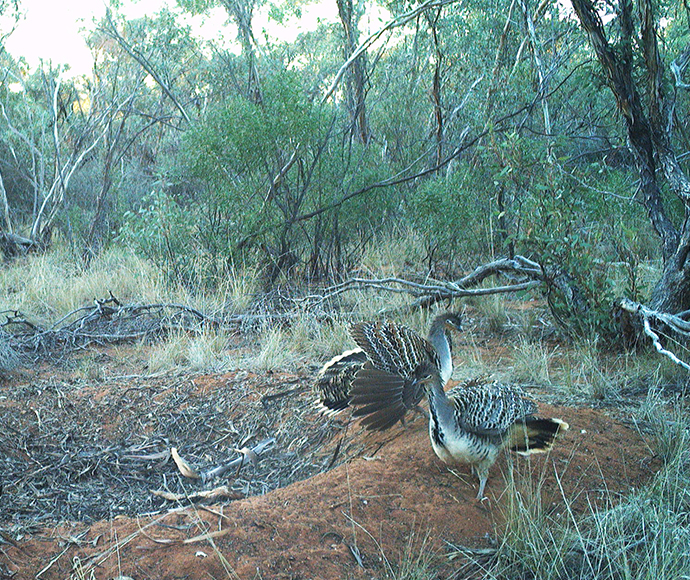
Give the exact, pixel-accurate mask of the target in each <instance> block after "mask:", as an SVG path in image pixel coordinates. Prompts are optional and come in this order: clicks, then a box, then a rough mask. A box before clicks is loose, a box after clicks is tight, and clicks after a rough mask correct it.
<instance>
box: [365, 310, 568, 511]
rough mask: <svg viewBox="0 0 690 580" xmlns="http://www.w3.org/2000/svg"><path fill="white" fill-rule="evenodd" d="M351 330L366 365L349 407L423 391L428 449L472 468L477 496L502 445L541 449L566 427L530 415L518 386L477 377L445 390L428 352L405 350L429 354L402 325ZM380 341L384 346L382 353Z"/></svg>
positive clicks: (450, 462)
mask: <svg viewBox="0 0 690 580" xmlns="http://www.w3.org/2000/svg"><path fill="white" fill-rule="evenodd" d="M352 335H353V338H354V339H355V342H356V343H357V345H358V346H359V347H360V348H361V349H362V350H363V351H364V352H365V353H366V354H367V356H368V357H369V360H370V362H371V365H367V366H365V367H364V368H363V369H362V370H361V371H360V372H359V373H357V376H356V378H355V380H354V382H353V385H352V392H353V394H354V395H353V404H356V402H357V401H363V400H365V399H366V397H367V396H369V397H372V398H380V393H386V396H387V397H393V396H400V393H406V392H418V391H420V390H421V391H423V392H425V393H426V395H427V398H428V399H429V413H430V417H429V437H430V439H431V446H432V447H433V449H434V452H435V453H436V455H437V456H438V457H439V458H440V459H441V460H442V461H443V462H444V463H446V464H447V465H451V466H452V465H457V464H470V465H471V466H472V469H473V471H474V472H475V473H476V474H477V477H478V478H479V492H478V494H477V499H483V497H484V488H485V486H486V481H487V478H488V474H489V468H490V467H491V466H492V465H493V463H494V461H496V458H497V457H498V454H499V452H500V451H501V450H502V449H510V450H512V451H515V452H517V453H519V454H521V455H529V454H532V453H543V452H546V451H548V450H549V449H551V447H552V446H553V443H554V440H555V439H556V437H557V436H558V435H559V434H561V433H562V432H564V431H566V430H567V429H568V424H567V423H565V422H564V421H561V420H560V419H542V418H538V417H535V416H534V413H536V411H537V406H536V404H535V403H534V401H532V400H531V399H529V398H528V397H527V396H526V395H525V393H524V392H523V391H522V390H521V389H520V388H519V387H516V386H510V385H504V384H500V383H496V382H488V381H486V380H484V379H475V380H470V381H466V382H465V383H462V384H460V385H458V386H457V387H455V388H453V389H451V390H450V391H449V392H448V393H446V392H445V391H444V388H443V387H444V384H445V382H444V381H443V379H442V377H441V375H440V373H439V371H438V366H437V365H436V363H435V361H434V360H433V356H430V355H429V356H426V357H425V356H421V357H418V356H410V355H409V353H410V352H412V353H432V352H433V349H432V348H431V345H429V344H428V343H427V344H426V345H425V343H426V341H425V340H424V339H423V338H421V337H420V336H419V335H417V334H416V333H415V332H414V331H412V330H410V329H408V328H406V327H403V326H400V325H397V324H395V323H393V322H388V323H386V324H385V325H382V324H381V323H363V324H359V325H357V326H356V328H355V329H354V331H353V333H352ZM380 344H386V345H387V348H386V349H383V350H382V349H381V348H380Z"/></svg>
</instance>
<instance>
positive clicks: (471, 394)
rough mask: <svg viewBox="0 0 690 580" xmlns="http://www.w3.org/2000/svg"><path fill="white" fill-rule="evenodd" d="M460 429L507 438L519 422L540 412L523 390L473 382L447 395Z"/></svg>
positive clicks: (484, 382)
mask: <svg viewBox="0 0 690 580" xmlns="http://www.w3.org/2000/svg"><path fill="white" fill-rule="evenodd" d="M447 396H448V399H449V400H450V401H451V402H452V403H453V406H454V407H455V416H456V420H457V422H458V425H459V426H460V427H462V428H463V429H464V430H465V431H468V432H470V433H475V434H477V435H497V436H501V435H502V434H504V433H505V432H506V431H507V430H508V429H509V428H510V427H511V426H512V425H513V424H514V423H515V422H516V421H522V420H524V419H525V418H527V417H529V416H531V415H533V414H534V413H536V412H537V406H536V404H535V403H534V401H532V400H530V399H528V398H527V396H526V395H525V393H524V392H523V390H522V389H520V388H519V387H516V386H513V385H504V384H500V383H497V382H495V381H491V382H489V381H481V380H476V379H474V380H469V381H466V382H465V383H461V384H459V385H458V386H456V387H454V388H453V389H451V390H450V391H448V393H447Z"/></svg>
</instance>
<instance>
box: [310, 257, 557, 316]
mask: <svg viewBox="0 0 690 580" xmlns="http://www.w3.org/2000/svg"><path fill="white" fill-rule="evenodd" d="M498 275H504V276H506V277H508V278H510V283H509V284H506V285H503V286H493V287H491V288H476V286H479V285H480V284H481V283H482V282H484V280H486V279H487V278H489V277H491V276H498ZM544 282H547V275H546V274H545V272H544V270H543V269H542V268H541V266H540V265H539V264H537V263H536V262H533V261H532V260H529V259H528V258H525V257H523V256H516V257H514V258H501V259H498V260H495V261H493V262H490V263H489V264H484V265H482V266H479V267H478V268H476V269H475V270H474V271H473V272H471V273H470V274H468V275H467V276H464V277H462V278H460V279H459V280H456V281H455V282H443V281H437V280H435V281H432V282H427V283H418V282H412V281H410V280H403V279H401V278H394V277H390V278H381V279H366V278H350V279H349V280H346V281H345V282H342V283H340V284H336V285H334V286H330V287H329V288H326V289H325V291H324V293H323V294H322V295H311V296H307V297H306V298H305V299H304V300H305V301H307V302H310V303H320V302H323V301H326V300H329V299H331V298H333V297H335V296H338V295H339V294H342V293H344V292H349V291H351V290H364V289H369V290H380V291H384V292H390V293H394V294H409V295H411V296H414V297H416V298H417V300H416V301H415V302H413V303H412V304H410V307H411V308H417V307H420V306H421V307H428V306H431V305H432V304H435V303H437V302H440V301H442V300H451V299H453V298H465V297H468V296H486V295H489V294H505V293H508V292H519V291H522V290H529V289H532V288H536V287H538V286H540V285H542V284H543V283H544Z"/></svg>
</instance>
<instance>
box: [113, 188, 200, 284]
mask: <svg viewBox="0 0 690 580" xmlns="http://www.w3.org/2000/svg"><path fill="white" fill-rule="evenodd" d="M191 216H192V212H191V211H189V210H188V209H185V208H183V207H182V206H181V205H180V204H178V203H177V202H176V201H175V200H174V199H172V198H171V197H170V196H169V195H167V194H166V193H164V192H162V191H160V190H154V191H152V192H151V193H150V194H149V195H148V196H147V197H146V198H144V200H143V203H142V206H141V207H140V208H139V209H138V210H135V211H127V212H125V214H124V216H123V224H122V226H121V228H120V231H119V233H118V237H117V240H118V241H119V242H122V243H125V244H127V245H131V246H133V247H135V248H136V249H137V250H139V251H140V252H142V253H143V254H144V255H145V256H146V257H148V258H149V259H150V260H151V261H152V262H154V263H155V264H158V265H159V266H162V267H163V268H164V271H165V272H166V274H167V276H168V278H169V279H171V280H176V281H180V282H182V281H185V280H188V279H189V277H190V275H191V274H192V271H193V256H194V255H195V252H194V247H195V246H194V233H195V231H196V226H195V225H194V221H193V219H190V218H191Z"/></svg>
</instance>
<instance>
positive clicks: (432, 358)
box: [350, 320, 440, 377]
mask: <svg viewBox="0 0 690 580" xmlns="http://www.w3.org/2000/svg"><path fill="white" fill-rule="evenodd" d="M350 335H351V336H352V338H353V340H354V341H355V342H356V343H357V346H359V347H360V348H362V349H363V350H364V351H365V352H366V353H367V355H368V356H369V360H370V361H371V364H372V365H373V366H374V367H376V368H378V369H381V370H384V371H387V372H389V373H393V374H397V375H400V376H401V377H410V376H412V375H413V374H414V372H415V371H416V370H417V368H418V367H419V366H420V365H421V364H423V363H424V362H427V361H428V362H431V363H432V364H434V365H435V366H437V367H438V366H439V365H440V362H439V359H438V355H437V354H436V351H435V350H434V348H433V347H432V346H431V344H429V342H428V341H427V340H425V339H424V338H422V337H421V336H419V335H418V334H417V333H416V332H415V331H414V330H412V329H410V328H407V327H406V326H402V325H399V324H395V323H394V322H392V321H390V320H383V321H378V322H360V323H358V324H354V325H353V326H352V327H351V328H350Z"/></svg>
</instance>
